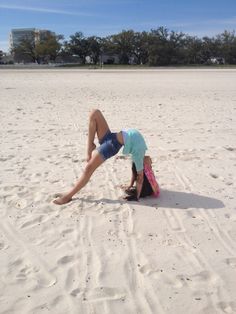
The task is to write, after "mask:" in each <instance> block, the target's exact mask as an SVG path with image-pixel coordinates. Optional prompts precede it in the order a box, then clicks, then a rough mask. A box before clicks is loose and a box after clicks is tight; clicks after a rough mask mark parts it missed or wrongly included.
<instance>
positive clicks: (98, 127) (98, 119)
mask: <svg viewBox="0 0 236 314" xmlns="http://www.w3.org/2000/svg"><path fill="white" fill-rule="evenodd" d="M109 130H110V129H109V126H108V124H107V121H106V119H105V118H104V116H103V114H102V113H101V111H100V110H98V109H94V110H92V112H91V113H90V116H89V130H88V146H87V162H89V160H90V159H91V156H92V151H93V150H94V149H95V148H96V145H95V144H94V138H95V134H96V133H97V137H98V140H99V141H100V140H101V139H102V138H103V137H104V135H105V134H106V133H107V131H109Z"/></svg>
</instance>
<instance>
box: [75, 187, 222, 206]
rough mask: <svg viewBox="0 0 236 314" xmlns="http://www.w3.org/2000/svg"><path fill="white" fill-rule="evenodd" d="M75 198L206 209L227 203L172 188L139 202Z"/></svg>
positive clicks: (96, 202) (84, 199) (111, 202)
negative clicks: (155, 196) (156, 196)
mask: <svg viewBox="0 0 236 314" xmlns="http://www.w3.org/2000/svg"><path fill="white" fill-rule="evenodd" d="M73 200H82V201H84V202H87V203H94V204H98V203H101V202H103V203H109V204H124V203H128V204H137V205H140V206H149V207H164V208H179V209H188V208H204V209H217V208H224V207H225V205H224V203H223V202H222V201H221V200H218V199H216V198H213V197H208V196H204V195H199V194H194V193H187V192H178V191H170V190H161V193H160V196H159V197H158V198H154V197H146V198H142V199H140V201H139V202H127V201H125V200H123V199H118V200H111V199H107V198H101V199H87V198H80V197H78V198H75V199H73Z"/></svg>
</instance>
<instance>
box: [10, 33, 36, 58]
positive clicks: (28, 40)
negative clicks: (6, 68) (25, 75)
mask: <svg viewBox="0 0 236 314" xmlns="http://www.w3.org/2000/svg"><path fill="white" fill-rule="evenodd" d="M11 53H12V54H13V57H14V61H16V62H38V60H37V56H36V53H35V40H34V34H33V32H32V34H31V35H28V36H26V37H24V38H22V40H21V41H20V43H19V45H17V46H16V47H14V48H13V49H12V50H11Z"/></svg>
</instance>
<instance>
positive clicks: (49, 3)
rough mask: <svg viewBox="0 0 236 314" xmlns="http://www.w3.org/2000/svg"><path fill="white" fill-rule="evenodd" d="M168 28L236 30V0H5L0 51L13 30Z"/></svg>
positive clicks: (1, 0) (0, 11)
mask: <svg viewBox="0 0 236 314" xmlns="http://www.w3.org/2000/svg"><path fill="white" fill-rule="evenodd" d="M159 26H165V27H167V28H168V29H170V30H175V31H183V32H186V33H188V34H190V35H197V36H199V37H202V36H205V35H208V36H213V35H215V34H218V33H221V32H222V31H224V30H225V29H227V30H234V29H235V30H236V0H126V1H125V0H41V1H35V0H0V50H4V51H7V50H8V45H9V41H8V38H9V32H10V30H11V29H12V28H28V27H29V28H31V27H36V28H41V29H49V30H52V31H54V32H56V33H57V34H63V35H64V36H65V38H66V39H68V38H69V36H70V35H72V34H74V33H75V32H77V31H82V32H83V33H84V35H86V36H90V35H98V36H106V35H110V34H115V33H118V32H120V31H121V30H123V29H134V30H136V31H142V30H150V29H153V28H157V27H159Z"/></svg>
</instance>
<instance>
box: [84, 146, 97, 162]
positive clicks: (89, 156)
mask: <svg viewBox="0 0 236 314" xmlns="http://www.w3.org/2000/svg"><path fill="white" fill-rule="evenodd" d="M95 148H96V145H95V144H94V143H92V144H91V145H89V148H88V155H87V159H86V160H87V162H89V160H90V159H91V157H92V152H93V150H94V149H95Z"/></svg>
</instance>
